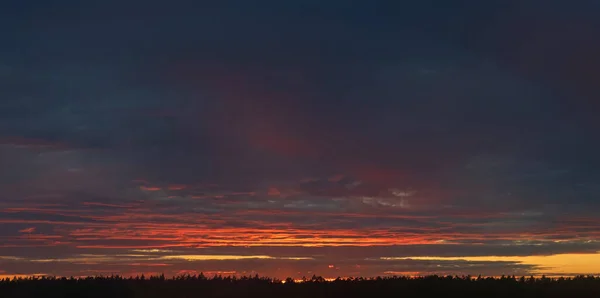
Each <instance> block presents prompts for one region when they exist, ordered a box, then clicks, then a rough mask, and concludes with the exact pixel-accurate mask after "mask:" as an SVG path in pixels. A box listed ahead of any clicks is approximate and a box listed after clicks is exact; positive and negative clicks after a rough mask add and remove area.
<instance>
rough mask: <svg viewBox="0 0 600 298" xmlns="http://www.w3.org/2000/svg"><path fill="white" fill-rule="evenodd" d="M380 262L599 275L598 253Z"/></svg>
mask: <svg viewBox="0 0 600 298" xmlns="http://www.w3.org/2000/svg"><path fill="white" fill-rule="evenodd" d="M381 259H382V260H409V259H410V260H423V261H459V260H462V261H469V262H515V263H519V264H522V265H531V266H537V267H538V268H537V269H536V270H535V271H534V272H535V273H536V274H599V273H600V253H595V254H556V255H548V256H506V257H503V256H479V257H435V256H427V257H382V258H381Z"/></svg>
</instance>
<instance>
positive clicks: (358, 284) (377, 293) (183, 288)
mask: <svg viewBox="0 0 600 298" xmlns="http://www.w3.org/2000/svg"><path fill="white" fill-rule="evenodd" d="M0 297H3V298H4V297H6V298H10V297H40V298H44V297H73V298H75V297H165V298H176V297H256V298H270V297H277V298H279V297H282V298H284V297H303V298H318V297H328V298H333V297H344V298H345V297H350V298H351V297H372V298H375V297H425V298H426V297H511V298H514V297H569V298H570V297H600V277H593V276H580V277H575V278H558V279H549V278H537V279H534V278H515V277H502V278H471V277H451V276H448V277H443V276H429V277H419V278H406V277H393V278H374V279H362V278H350V279H337V280H335V281H325V280H323V279H322V278H319V277H313V278H311V279H308V280H305V281H304V282H293V281H292V280H289V279H288V280H287V282H285V283H282V282H281V281H278V280H272V279H268V278H260V277H252V278H246V277H244V278H230V277H214V278H208V279H207V278H204V277H203V276H200V277H197V276H181V277H176V278H172V279H165V278H164V277H151V278H145V277H143V276H141V277H136V278H121V277H118V276H116V277H114V276H113V277H90V278H85V279H74V278H28V279H11V280H9V279H5V280H3V281H0Z"/></svg>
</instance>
